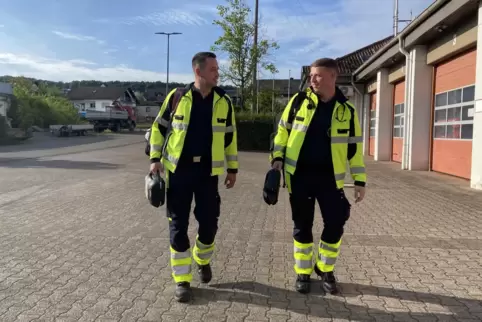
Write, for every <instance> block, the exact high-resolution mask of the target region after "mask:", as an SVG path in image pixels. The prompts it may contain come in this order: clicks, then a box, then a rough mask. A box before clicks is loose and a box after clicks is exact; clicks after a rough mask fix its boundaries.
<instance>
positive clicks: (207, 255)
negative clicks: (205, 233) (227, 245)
mask: <svg viewBox="0 0 482 322" xmlns="http://www.w3.org/2000/svg"><path fill="white" fill-rule="evenodd" d="M213 253H214V243H212V244H211V245H205V244H203V243H201V242H200V241H199V240H198V238H197V237H196V244H195V245H194V247H193V257H194V261H195V262H196V263H198V264H199V265H207V264H209V262H210V261H211V257H212V256H213Z"/></svg>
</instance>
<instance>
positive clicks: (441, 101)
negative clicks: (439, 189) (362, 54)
mask: <svg viewBox="0 0 482 322" xmlns="http://www.w3.org/2000/svg"><path fill="white" fill-rule="evenodd" d="M481 26H482V0H437V1H434V2H433V3H432V5H431V6H430V7H428V8H427V9H426V10H425V11H424V12H422V13H421V14H420V15H419V16H418V17H417V18H415V19H414V20H413V21H412V22H411V23H410V24H409V25H408V26H407V27H406V28H405V29H404V30H402V31H401V32H400V33H398V34H397V35H396V36H394V37H393V38H392V39H391V40H389V41H388V42H387V43H386V44H385V45H384V46H383V47H382V48H381V49H379V50H377V51H376V52H375V53H374V54H373V55H371V57H370V58H369V59H367V60H366V61H365V62H364V63H363V64H362V65H361V66H360V67H359V68H357V69H356V70H355V71H354V72H353V74H352V85H354V87H355V95H354V98H353V100H354V103H355V104H356V106H357V108H358V110H359V114H360V118H361V121H362V122H361V123H362V126H363V133H364V153H365V155H368V156H372V157H373V159H374V160H378V161H392V162H396V163H399V164H400V167H401V168H402V169H404V170H426V171H436V172H439V173H444V174H448V175H452V176H456V177H460V178H465V179H468V180H470V186H471V187H472V188H475V189H482V51H481V50H477V43H478V41H479V40H480V41H481V43H482V27H481Z"/></svg>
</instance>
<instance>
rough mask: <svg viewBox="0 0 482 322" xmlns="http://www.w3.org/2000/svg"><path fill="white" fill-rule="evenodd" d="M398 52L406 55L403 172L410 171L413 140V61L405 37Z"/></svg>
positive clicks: (400, 40) (401, 38)
mask: <svg viewBox="0 0 482 322" xmlns="http://www.w3.org/2000/svg"><path fill="white" fill-rule="evenodd" d="M398 50H399V51H400V52H401V53H402V54H404V55H405V59H406V60H405V70H406V71H405V109H404V111H403V118H404V128H405V129H404V131H403V150H402V156H403V158H402V170H407V169H408V163H409V160H410V149H409V142H410V139H411V126H410V124H411V120H410V118H411V113H410V112H409V111H410V109H411V95H412V82H411V78H412V61H411V58H410V53H409V52H408V51H407V50H405V39H404V38H403V36H401V35H400V36H399V37H398Z"/></svg>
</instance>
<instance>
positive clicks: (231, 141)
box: [224, 95, 239, 170]
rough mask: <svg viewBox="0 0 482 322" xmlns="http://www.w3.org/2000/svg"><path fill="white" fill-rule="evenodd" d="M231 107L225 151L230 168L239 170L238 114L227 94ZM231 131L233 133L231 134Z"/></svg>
mask: <svg viewBox="0 0 482 322" xmlns="http://www.w3.org/2000/svg"><path fill="white" fill-rule="evenodd" d="M225 97H226V100H227V103H228V105H229V109H230V112H228V115H229V113H231V118H230V122H229V121H228V122H227V124H226V125H227V126H226V136H225V139H227V142H226V147H225V148H224V153H225V155H226V162H227V168H228V169H230V170H237V169H238V168H239V161H238V137H237V136H238V132H237V129H236V115H235V113H234V106H233V103H232V101H231V98H230V97H229V96H228V95H225ZM230 133H231V135H229V134H230Z"/></svg>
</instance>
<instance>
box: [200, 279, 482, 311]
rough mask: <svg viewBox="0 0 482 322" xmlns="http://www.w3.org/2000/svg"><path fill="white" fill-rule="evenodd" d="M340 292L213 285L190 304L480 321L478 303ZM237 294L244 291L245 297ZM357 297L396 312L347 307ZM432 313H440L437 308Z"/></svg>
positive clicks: (378, 291) (359, 288) (387, 291)
mask: <svg viewBox="0 0 482 322" xmlns="http://www.w3.org/2000/svg"><path fill="white" fill-rule="evenodd" d="M340 288H341V293H340V295H339V296H337V297H341V299H340V300H337V299H336V297H333V296H330V297H326V298H324V297H321V296H320V295H325V294H324V292H323V290H322V288H321V285H320V283H319V282H318V283H317V282H316V281H314V282H313V283H312V292H311V294H310V295H307V296H305V295H302V294H299V293H297V292H296V291H294V290H287V289H281V288H278V287H272V286H268V285H263V284H261V283H257V282H248V281H246V282H236V283H223V284H213V285H210V287H209V288H202V289H199V288H194V296H195V298H194V301H193V304H194V305H205V304H207V303H209V302H217V301H230V302H235V303H243V304H253V305H258V306H265V307H270V308H276V309H280V310H287V311H289V312H293V313H297V314H302V315H305V314H307V315H309V316H315V317H319V318H329V319H355V320H357V319H363V320H367V319H368V320H370V319H372V320H374V319H377V320H378V319H382V320H388V321H391V320H392V319H394V318H395V319H396V320H397V321H413V320H419V319H427V320H429V319H430V320H434V321H437V320H439V321H459V320H460V321H461V320H463V319H468V320H471V319H475V320H480V319H481V318H482V305H481V301H477V300H472V299H465V298H457V297H454V296H446V295H437V294H430V293H423V292H413V291H405V290H397V289H392V288H385V287H375V286H370V285H359V284H351V283H340ZM235 290H236V291H237V292H235ZM239 291H245V292H246V293H244V292H239ZM360 295H372V296H381V297H387V298H390V299H389V300H388V301H387V302H389V303H390V304H388V305H387V306H388V307H391V308H393V309H394V311H396V312H393V311H392V312H388V311H386V310H385V309H384V308H380V309H376V308H369V307H368V305H366V304H365V305H364V303H363V302H361V304H360V305H356V304H350V303H348V302H349V300H348V301H346V300H344V299H346V298H350V297H356V296H360ZM362 300H363V298H362ZM398 300H404V301H411V302H413V304H414V306H417V309H419V310H420V311H424V310H427V308H425V307H424V306H425V304H428V306H430V305H440V306H442V307H444V308H445V311H443V312H436V313H425V312H410V308H408V307H407V308H405V307H403V306H402V303H400V302H398ZM380 302H381V301H380ZM380 302H378V301H377V305H379V306H381V304H380ZM397 303H398V305H397ZM433 309H434V310H435V311H437V310H438V311H440V309H439V308H436V307H435V308H433ZM403 311H407V312H403ZM274 314H275V313H274Z"/></svg>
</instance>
